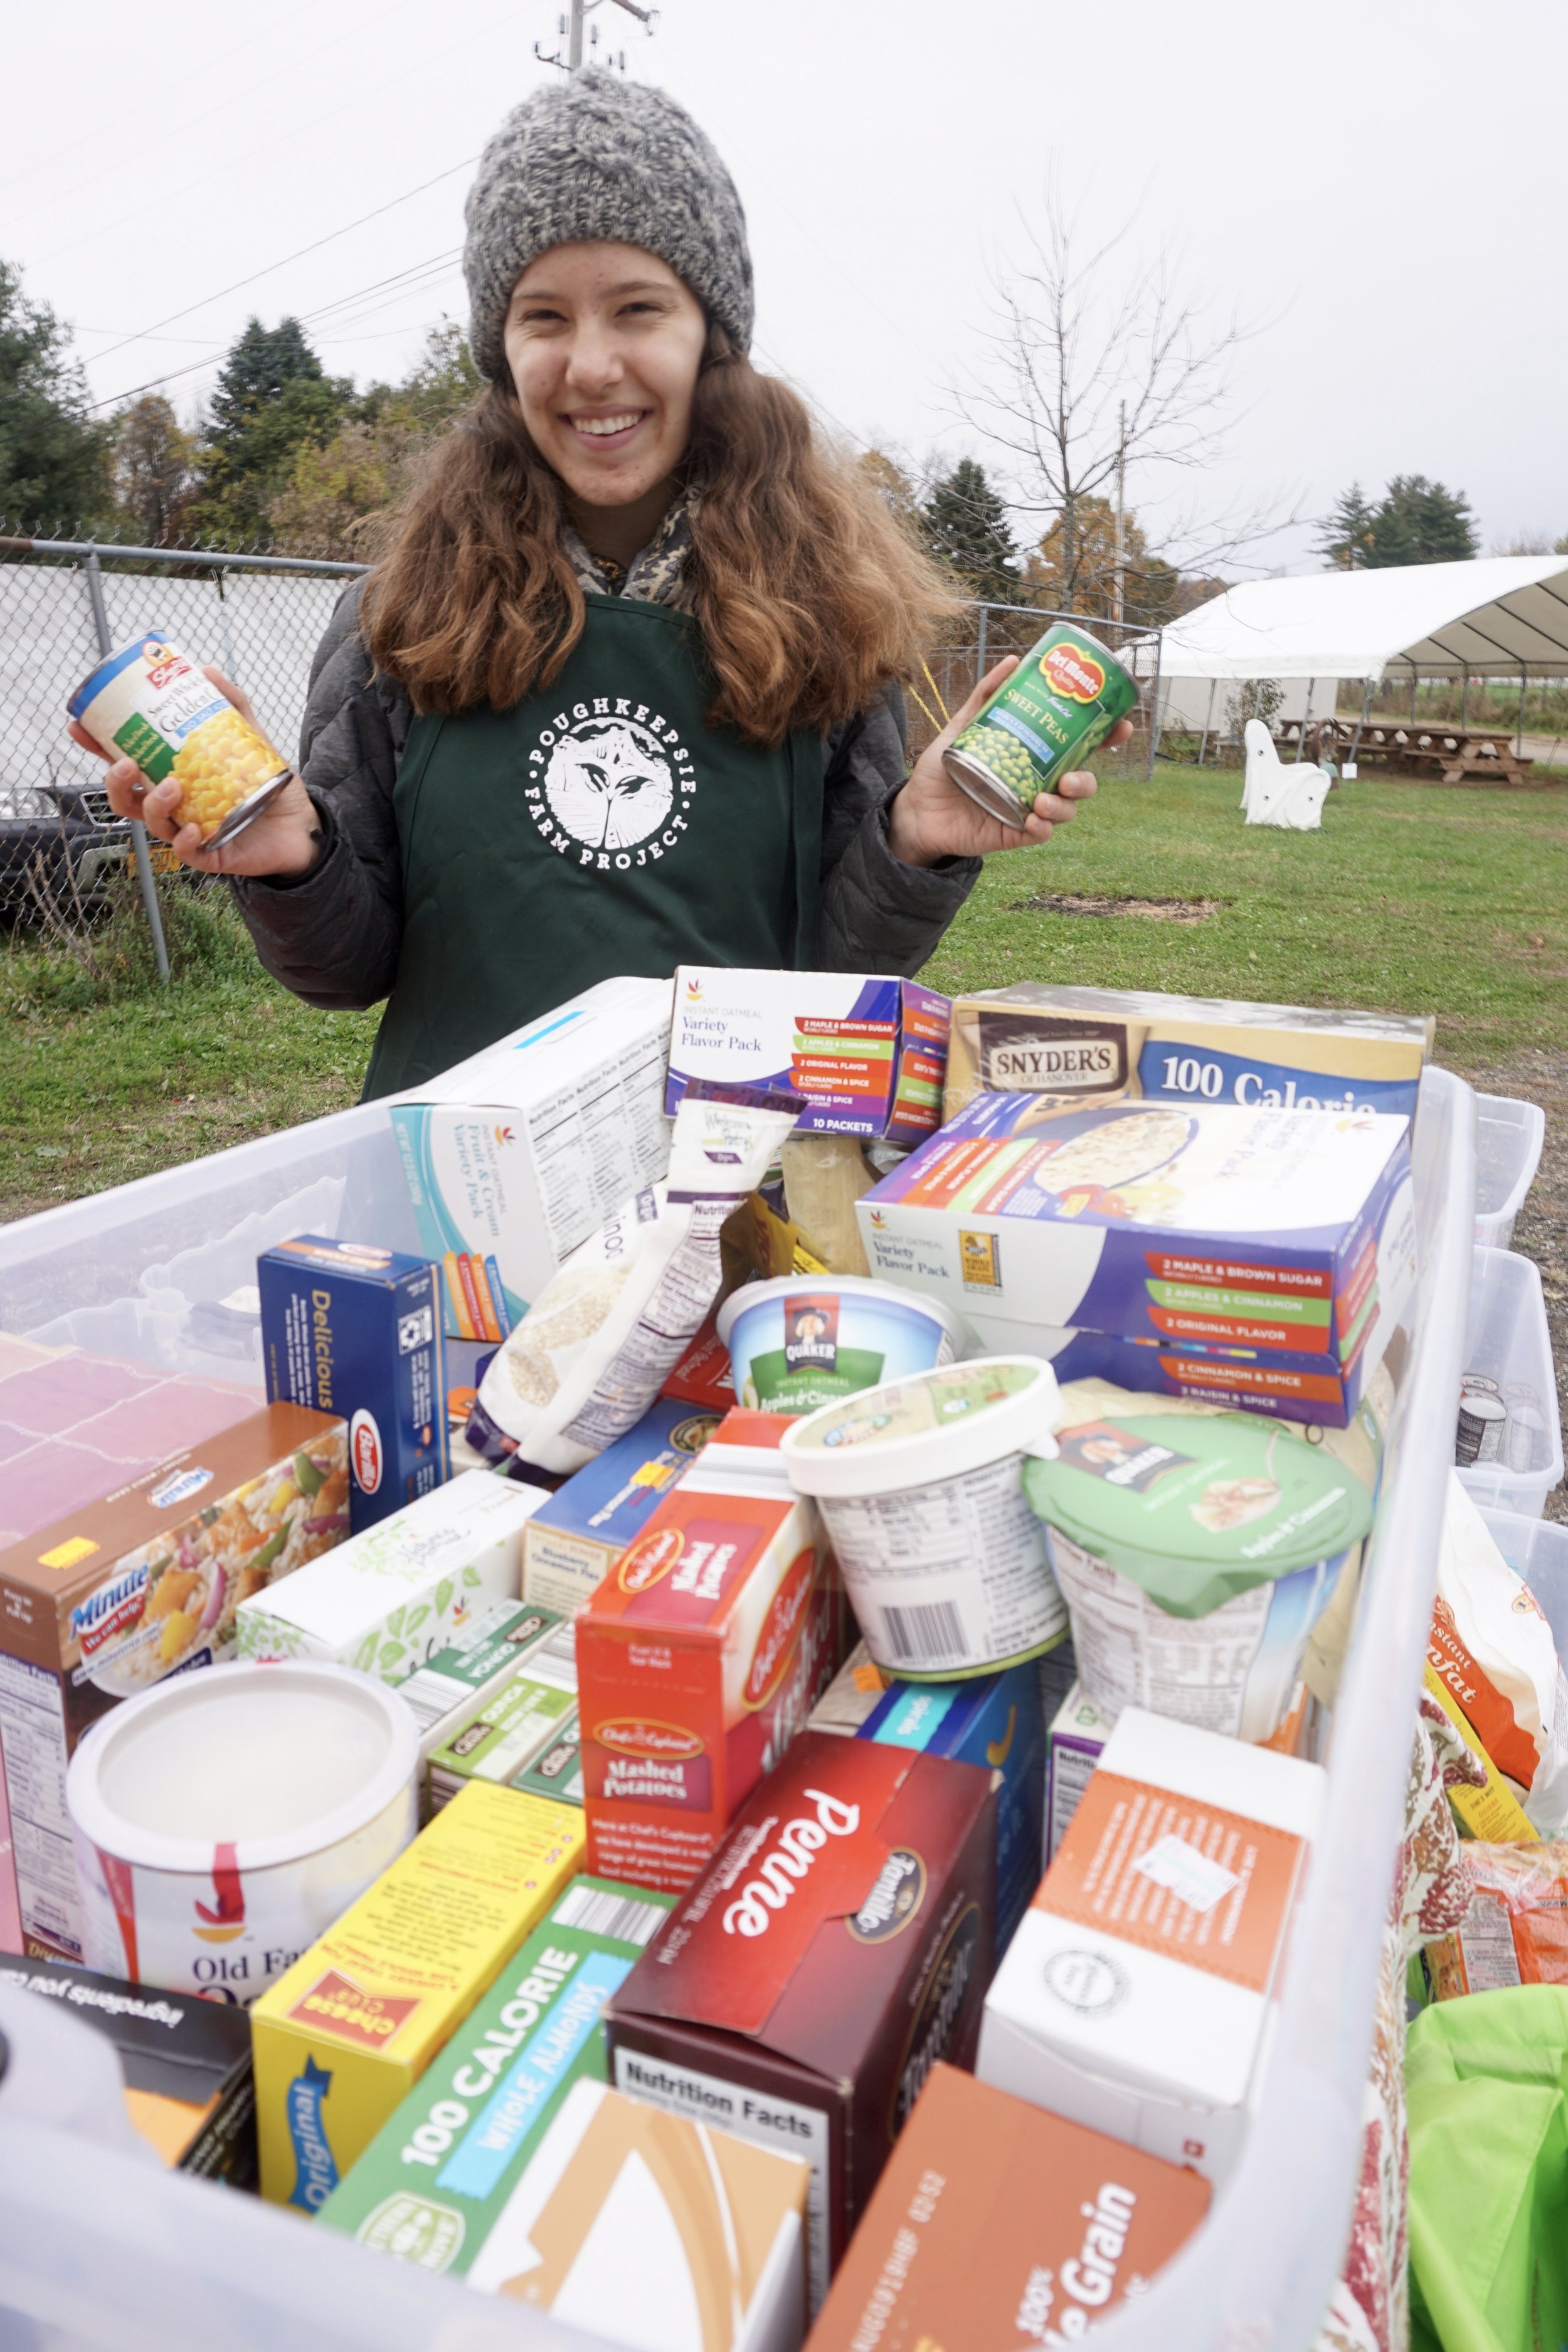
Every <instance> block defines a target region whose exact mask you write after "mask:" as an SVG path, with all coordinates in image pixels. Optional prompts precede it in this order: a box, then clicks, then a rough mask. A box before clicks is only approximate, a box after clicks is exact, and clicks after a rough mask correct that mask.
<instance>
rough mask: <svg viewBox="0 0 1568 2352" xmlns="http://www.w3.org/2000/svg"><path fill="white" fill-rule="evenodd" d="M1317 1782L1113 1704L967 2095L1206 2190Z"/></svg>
mask: <svg viewBox="0 0 1568 2352" xmlns="http://www.w3.org/2000/svg"><path fill="white" fill-rule="evenodd" d="M1326 1779H1327V1776H1326V1775H1325V1773H1324V1772H1323V1770H1322V1769H1321V1766H1320V1765H1317V1764H1303V1763H1299V1762H1298V1761H1297V1760H1296V1759H1295V1758H1293V1757H1289V1756H1278V1755H1275V1754H1273V1753H1272V1752H1271V1751H1270V1750H1269V1749H1268V1748H1255V1747H1251V1746H1248V1745H1247V1742H1245V1741H1243V1740H1239V1739H1227V1738H1225V1736H1224V1735H1223V1734H1222V1733H1220V1732H1217V1731H1200V1730H1198V1729H1197V1728H1195V1727H1194V1726H1193V1725H1192V1724H1188V1723H1177V1722H1175V1721H1174V1720H1173V1718H1172V1717H1169V1716H1163V1715H1147V1714H1145V1713H1143V1711H1142V1709H1141V1708H1138V1707H1131V1706H1130V1707H1126V1708H1124V1709H1123V1710H1122V1712H1121V1715H1120V1716H1119V1717H1118V1718H1117V1721H1116V1726H1115V1728H1114V1729H1113V1730H1112V1731H1111V1733H1110V1737H1109V1738H1107V1740H1106V1742H1105V1746H1104V1748H1103V1749H1102V1750H1101V1753H1100V1763H1099V1765H1098V1767H1097V1768H1096V1769H1095V1770H1094V1771H1093V1772H1092V1773H1091V1774H1090V1776H1089V1786H1088V1787H1087V1789H1086V1790H1084V1793H1083V1795H1082V1797H1081V1798H1080V1799H1079V1805H1078V1810H1077V1811H1076V1812H1075V1813H1074V1814H1073V1817H1072V1819H1071V1821H1070V1822H1069V1823H1068V1828H1067V1832H1066V1834H1065V1836H1064V1837H1063V1839H1062V1841H1061V1843H1060V1844H1059V1845H1058V1848H1057V1850H1056V1853H1054V1855H1053V1856H1052V1859H1051V1866H1050V1868H1049V1869H1048V1870H1047V1873H1046V1874H1045V1877H1044V1878H1043V1879H1042V1880H1041V1882H1040V1887H1039V1891H1038V1893H1037V1895H1036V1896H1035V1899H1034V1902H1033V1903H1032V1904H1031V1905H1030V1906H1029V1909H1028V1910H1027V1912H1026V1914H1025V1916H1024V1921H1023V1925H1022V1926H1021V1927H1019V1929H1018V1932H1017V1934H1016V1936H1015V1937H1014V1938H1013V1941H1012V1943H1011V1944H1010V1945H1009V1946H1008V1948H1007V1951H1006V1953H1005V1956H1004V1958H1003V1960H1002V1965H1001V1967H1000V1968H999V1969H997V1971H996V1975H995V1978H994V1981H993V1983H992V1986H991V1990H990V1991H989V1992H988V1993H987V1995H986V1997H985V2020H984V2025H983V2027H982V2029H981V2034H980V2054H979V2057H978V2058H977V2060H976V2062H975V2072H976V2073H977V2074H979V2076H980V2077H981V2079H982V2081H983V2082H987V2083H994V2084H996V2086H997V2088H998V2089H999V2090H1003V2091H1011V2092H1013V2093H1014V2094H1015V2095H1016V2096H1017V2097H1019V2098H1024V2099H1032V2100H1033V2101H1034V2102H1035V2104H1036V2105H1037V2106H1042V2107H1048V2108H1050V2109H1051V2111H1052V2112H1053V2113H1054V2114H1056V2115H1058V2116H1068V2118H1069V2119H1070V2120H1071V2121H1073V2122H1075V2123H1080V2124H1086V2125H1088V2126H1089V2127H1090V2128H1091V2129H1092V2130H1095V2131H1103V2132H1108V2133H1110V2137H1112V2138H1113V2139H1121V2140H1125V2141H1126V2142H1127V2143H1128V2145H1129V2146H1130V2147H1141V2148H1145V2149H1147V2150H1148V2151H1149V2153H1150V2154H1151V2155H1153V2156H1162V2157H1164V2158H1167V2159H1168V2160H1169V2161H1170V2162H1171V2163H1173V2164H1191V2165H1194V2166H1195V2167H1196V2168H1197V2170H1198V2171H1200V2172H1201V2173H1203V2174H1204V2175H1205V2178H1206V2179H1210V2180H1214V2181H1220V2180H1223V2179H1225V2177H1226V2173H1227V2172H1228V2171H1229V2170H1230V2168H1231V2167H1232V2165H1233V2164H1234V2163H1235V2162H1236V2160H1237V2156H1238V2154H1239V2152H1240V2150H1241V2148H1242V2147H1243V2145H1244V2142H1245V2137H1246V2115H1247V2103H1248V2100H1249V2098H1250V2097H1251V2095H1252V2090H1253V2083H1254V2078H1255V2075H1256V2073H1257V2069H1258V2061H1259V2058H1260V2055H1261V2053H1262V2051H1263V2048H1264V2046H1265V2042H1266V2040H1267V2035H1268V2013H1269V2004H1270V2002H1271V2001H1272V2000H1274V1998H1275V1996H1276V1993H1277V1990H1278V1987H1279V1974H1280V1968H1281V1964H1282V1962H1283V1959H1284V1956H1285V1952H1286V1948H1287V1946H1288V1944H1289V1936H1290V1928H1291V1923H1292V1920H1293V1918H1294V1916H1295V1909H1296V1905H1297V1902H1298V1900H1299V1897H1300V1889H1301V1885H1302V1880H1303V1877H1304V1874H1305V1868H1306V1863H1307V1857H1308V1853H1309V1851H1310V1845H1311V1842H1312V1839H1313V1837H1314V1836H1315V1834H1316V1832H1317V1827H1318V1822H1319V1818H1320V1815H1321V1811H1322V1803H1323V1792H1324V1788H1325V1785H1326Z"/></svg>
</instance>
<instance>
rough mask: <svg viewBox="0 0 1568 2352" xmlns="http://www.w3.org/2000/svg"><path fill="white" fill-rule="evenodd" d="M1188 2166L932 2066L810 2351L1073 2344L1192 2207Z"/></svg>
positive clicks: (1175, 2238)
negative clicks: (1145, 2153) (1138, 2149)
mask: <svg viewBox="0 0 1568 2352" xmlns="http://www.w3.org/2000/svg"><path fill="white" fill-rule="evenodd" d="M1208 2202H1209V2186H1208V2183H1207V2181H1206V2180H1200V2179H1199V2178H1198V2176H1197V2174H1196V2173H1194V2172H1187V2171H1184V2170H1183V2169H1182V2168H1180V2167H1178V2166H1176V2165H1173V2164H1163V2163H1161V2161H1160V2159H1159V2158H1157V2157H1152V2156H1140V2155H1139V2154H1138V2153H1137V2152H1136V2150H1134V2149H1132V2148H1129V2147H1120V2146H1119V2145H1118V2144H1117V2142H1116V2141H1115V2140H1110V2139H1106V2138H1105V2137H1102V2135H1101V2134H1100V2133H1099V2132H1091V2131H1085V2130H1084V2129H1083V2128H1082V2126H1080V2125H1079V2124H1069V2123H1066V2122H1064V2121H1063V2119H1062V2117H1061V2116H1047V2115H1044V2114H1042V2113H1041V2111H1040V2109H1039V2108H1038V2107H1031V2106H1028V2105H1026V2104H1025V2102H1024V2101H1023V2100H1022V2099H1010V2098H1009V2097H1008V2096H1007V2095H1006V2094H1005V2092H1003V2091H995V2090H993V2089H992V2088H991V2087H990V2085H989V2084H985V2083H977V2082H976V2081H975V2080H974V2077H973V2075H972V2074H960V2073H959V2071H958V2069H957V2068H956V2067H955V2066H946V2065H939V2066H935V2067H933V2068H932V2070H931V2080H930V2082H929V2083H928V2084H926V2086H925V2089H924V2090H923V2091H922V2092H921V2095H920V2099H919V2102H918V2104H917V2105H916V2107H915V2111H914V2114H913V2115H912V2116H911V2117H910V2122H909V2125H908V2127H907V2128H906V2130H905V2132H904V2135H903V2137H902V2138H901V2139H900V2142H899V2144H898V2146H897V2147H896V2148H895V2149H894V2150H893V2153H892V2155H891V2157H890V2158H889V2161H888V2168H887V2170H886V2171H885V2172H884V2173H883V2175H882V2178H881V2179H880V2180H879V2182H878V2184H877V2190H876V2194H875V2196H874V2197H873V2198H872V2200H871V2202H870V2205H869V2206H868V2209H867V2211H866V2214H865V2218H864V2219H863V2220H862V2221H861V2223H860V2226H859V2228H858V2230H857V2231H856V2232H855V2235H854V2238H853V2240H852V2241H851V2242H850V2247H849V2252H848V2253H847V2255H846V2257H845V2259H844V2263H843V2265H842V2267H841V2268H840V2270H839V2272H838V2275H837V2278H836V2279H835V2280H834V2282H833V2291H832V2293H831V2294H829V2296H828V2298H827V2303H826V2308H825V2309H824V2311H823V2313H822V2315H821V2317H820V2318H819V2319H818V2321H817V2323H816V2327H815V2328H814V2329H813V2331H812V2336H811V2347H812V2352H869V2347H875V2346H878V2345H887V2346H889V2347H894V2346H897V2347H900V2352H914V2347H916V2346H918V2345H926V2346H930V2347H935V2346H939V2345H940V2346H958V2345H967V2344H974V2345H982V2344H983V2345H984V2346H985V2347H987V2352H1031V2347H1037V2346H1044V2347H1054V2346H1058V2345H1072V2344H1078V2343H1081V2341H1082V2340H1083V2337H1084V2336H1085V2335H1086V2334H1087V2333H1088V2331H1089V2328H1090V2327H1091V2326H1093V2324H1094V2322H1095V2321H1096V2320H1097V2319H1100V2318H1102V2317H1103V2316H1104V2315H1105V2314H1106V2313H1107V2312H1110V2311H1113V2310H1114V2309H1115V2308H1116V2306H1117V2305H1118V2304H1120V2303H1122V2302H1124V2301H1125V2300H1126V2299H1127V2298H1128V2297H1130V2296H1136V2295H1139V2294H1142V2292H1143V2291H1144V2289H1145V2288H1146V2287H1147V2285H1148V2284H1149V2281H1150V2279H1151V2278H1152V2275H1153V2273H1155V2272H1156V2271H1157V2270H1159V2269H1160V2268H1161V2267H1162V2266H1163V2264H1164V2263H1168V2262H1169V2261H1170V2259H1171V2256H1172V2255H1173V2253H1174V2252H1176V2250H1177V2248H1178V2247H1179V2246H1181V2245H1182V2244H1184V2242H1185V2241H1186V2240H1187V2239H1188V2238H1190V2237H1191V2236H1192V2234H1193V2231H1194V2230H1195V2229H1196V2228H1197V2226H1198V2223H1199V2222H1200V2221H1202V2220H1203V2218H1204V2215H1205V2212H1206V2211H1207V2210H1208Z"/></svg>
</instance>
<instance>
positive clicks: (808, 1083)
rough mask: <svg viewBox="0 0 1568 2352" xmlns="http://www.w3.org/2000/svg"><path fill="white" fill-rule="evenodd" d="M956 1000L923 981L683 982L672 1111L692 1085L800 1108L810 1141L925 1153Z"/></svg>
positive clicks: (728, 978)
mask: <svg viewBox="0 0 1568 2352" xmlns="http://www.w3.org/2000/svg"><path fill="white" fill-rule="evenodd" d="M947 1023H948V1001H947V999H946V997H945V996H939V995H938V994H937V993H936V991H935V990H934V989H931V988H922V987H921V984H920V982H918V981H914V980H887V979H868V978H866V977H865V976H864V975H863V974H861V973H858V972H841V971H733V970H723V969H720V968H717V967H715V966H712V965H708V964H682V965H681V966H680V968H679V971H677V972H676V975H675V1017H674V1022H673V1025H672V1027H671V1030H670V1039H669V1079H668V1085H667V1087H666V1088H665V1097H664V1107H665V1109H666V1110H667V1111H668V1113H669V1114H670V1116H671V1117H673V1116H674V1113H675V1107H676V1105H677V1103H679V1100H680V1097H681V1096H682V1095H683V1094H684V1093H685V1092H686V1090H687V1088H688V1087H689V1086H693V1085H699V1086H702V1087H710V1088H714V1087H716V1088H730V1087H743V1088H744V1089H745V1090H746V1094H747V1097H748V1099H750V1100H755V1101H758V1102H761V1101H762V1100H763V1099H764V1098H765V1099H766V1100H768V1101H770V1102H776V1103H778V1104H780V1105H782V1106H784V1108H795V1107H796V1106H798V1108H799V1113H800V1116H799V1118H798V1120H797V1122H796V1124H797V1125H798V1127H799V1128H800V1129H801V1130H802V1132H803V1133H811V1132H820V1133H827V1134H835V1135H864V1136H883V1137H885V1138H886V1139H887V1140H888V1141H889V1143H914V1142H917V1141H918V1140H919V1139H920V1138H921V1136H923V1135H930V1134H931V1131H932V1129H934V1128H935V1127H936V1126H937V1124H938V1123H939V1121H940V1119H941V1117H942V1077H943V1075H944V1072H945V1069H946V1065H947Z"/></svg>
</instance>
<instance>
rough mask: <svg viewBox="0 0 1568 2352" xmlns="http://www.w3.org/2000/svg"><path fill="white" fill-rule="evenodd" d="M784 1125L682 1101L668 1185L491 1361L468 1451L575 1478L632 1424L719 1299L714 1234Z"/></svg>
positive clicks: (610, 1234)
mask: <svg viewBox="0 0 1568 2352" xmlns="http://www.w3.org/2000/svg"><path fill="white" fill-rule="evenodd" d="M794 1123H795V1120H794V1115H793V1113H791V1112H789V1111H778V1110H756V1109H753V1108H751V1106H750V1105H747V1104H740V1103H725V1102H706V1101H702V1100H700V1099H698V1098H697V1097H693V1096H688V1097H686V1099H685V1100H684V1101H683V1102H682V1103H681V1104H680V1106H679V1109H678V1110H677V1112H676V1114H675V1136H674V1142H673V1146H672V1149H671V1151H670V1157H669V1175H668V1180H667V1181H666V1182H665V1183H663V1184H657V1185H654V1186H651V1187H650V1188H649V1189H648V1190H647V1191H646V1192H638V1193H637V1194H636V1195H635V1196H634V1198H633V1199H632V1200H630V1201H628V1202H626V1206H625V1207H624V1208H623V1209H621V1210H620V1212H619V1213H617V1214H616V1216H614V1217H612V1218H611V1219H610V1221H609V1223H607V1224H605V1225H602V1226H601V1227H600V1229H599V1231H598V1232H597V1233H596V1234H594V1235H593V1236H592V1238H591V1239H590V1240H588V1241H585V1242H584V1244H583V1245H582V1247H581V1248H580V1249H576V1250H574V1251H573V1253H572V1255H571V1256H570V1257H569V1258H567V1259H566V1260H565V1261H564V1263H563V1265H562V1266H561V1268H560V1271H559V1272H558V1273H557V1274H556V1275H555V1276H553V1278H552V1280H551V1281H550V1282H549V1283H547V1284H546V1286H545V1287H544V1289H543V1290H542V1292H541V1293H540V1295H539V1297H537V1298H536V1299H535V1300H534V1302H533V1305H532V1306H531V1307H530V1308H529V1310H528V1312H527V1314H526V1315H525V1316H524V1317H523V1318H522V1320H521V1323H519V1324H518V1326H517V1328H516V1329H515V1330H514V1331H512V1332H511V1334H510V1337H509V1338H508V1339H506V1340H505V1342H504V1343H503V1345H502V1346H501V1347H500V1349H498V1350H497V1352H496V1354H495V1356H494V1357H493V1358H492V1359H491V1361H490V1363H489V1368H488V1370H486V1373H485V1376H484V1379H483V1381H481V1382H480V1385H479V1397H478V1400H477V1402H476V1403H475V1406H474V1410H473V1412H472V1413H471V1414H470V1415H469V1419H468V1431H467V1437H468V1444H470V1445H471V1446H473V1447H474V1448H475V1449H476V1451H478V1452H479V1453H481V1454H484V1456H485V1458H486V1459H487V1460H488V1461H490V1462H501V1461H506V1460H507V1459H508V1458H509V1457H510V1456H512V1455H516V1456H519V1457H521V1459H522V1460H523V1461H526V1462H529V1463H531V1464H533V1465H537V1467H539V1468H540V1469H542V1470H567V1471H569V1470H580V1469H581V1468H582V1466H583V1465H584V1463H585V1462H590V1461H592V1459H593V1458H594V1456H595V1454H602V1453H603V1452H604V1450H605V1446H606V1445H612V1444H614V1443H615V1441H616V1438H617V1437H621V1436H624V1435H625V1433H626V1431H627V1430H628V1429H630V1428H631V1426H632V1424H633V1423H634V1422H637V1421H640V1420H641V1418H642V1416H643V1414H644V1413H645V1412H647V1409H648V1407H649V1405H650V1404H652V1402H653V1401H654V1399H655V1398H656V1397H657V1396H658V1392H659V1390H660V1389H661V1388H662V1386H663V1384H664V1381H665V1378H666V1376H667V1374H668V1372H669V1371H670V1370H672V1369H673V1368H674V1366H675V1364H676V1362H677V1361H678V1360H679V1357H680V1356H681V1355H682V1353H683V1352H684V1350H685V1349H686V1348H687V1346H688V1344H689V1341H690V1340H691V1339H692V1338H693V1337H694V1335H695V1334H696V1332H697V1330H698V1329H699V1328H700V1325H701V1322H702V1318H703V1317H704V1316H705V1315H706V1314H707V1312H708V1309H709V1308H710V1306H711V1305H712V1304H713V1301H714V1299H715V1297H717V1296H718V1292H719V1285H720V1276H721V1260H720V1250H719V1229H720V1227H721V1225H722V1224H723V1223H724V1220H725V1219H726V1217H728V1216H729V1215H730V1214H731V1211H732V1210H733V1209H734V1207H735V1205H736V1203H737V1202H739V1201H742V1200H743V1199H744V1198H745V1197H746V1195H747V1194H748V1193H749V1192H752V1189H753V1187H754V1186H755V1185H756V1184H758V1183H759V1182H760V1181H761V1180H762V1177H763V1174H764V1173H765V1171H766V1169H767V1165H768V1162H769V1160H771V1159H772V1158H773V1153H774V1152H775V1151H776V1150H777V1149H778V1146H779V1144H780V1143H781V1142H782V1141H783V1139H784V1137H785V1136H786V1135H787V1134H788V1133H789V1131H790V1129H791V1127H792V1126H793V1125H794Z"/></svg>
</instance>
